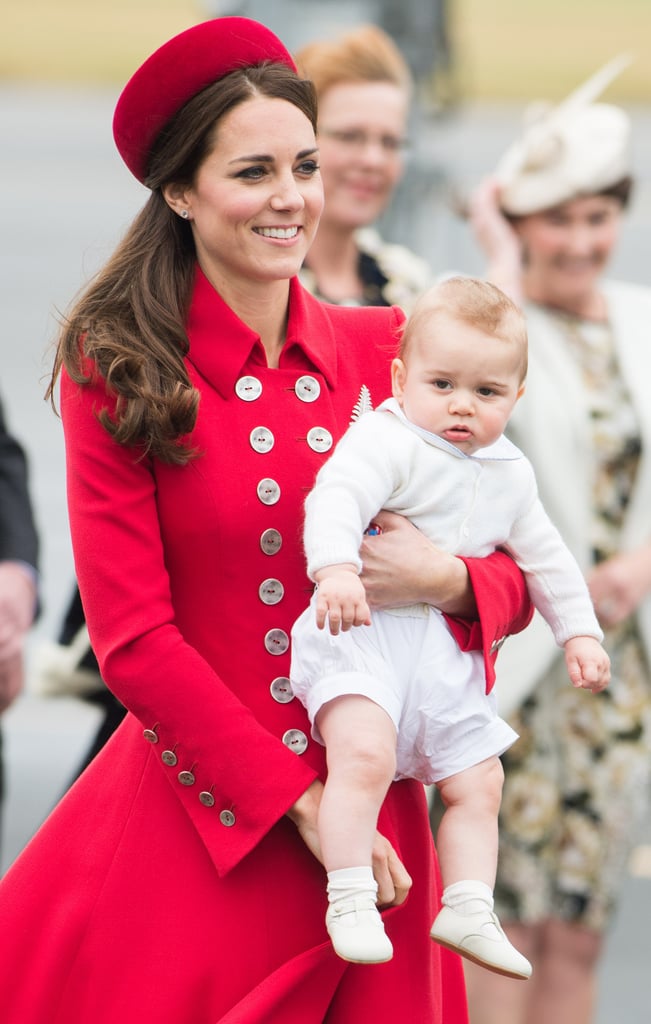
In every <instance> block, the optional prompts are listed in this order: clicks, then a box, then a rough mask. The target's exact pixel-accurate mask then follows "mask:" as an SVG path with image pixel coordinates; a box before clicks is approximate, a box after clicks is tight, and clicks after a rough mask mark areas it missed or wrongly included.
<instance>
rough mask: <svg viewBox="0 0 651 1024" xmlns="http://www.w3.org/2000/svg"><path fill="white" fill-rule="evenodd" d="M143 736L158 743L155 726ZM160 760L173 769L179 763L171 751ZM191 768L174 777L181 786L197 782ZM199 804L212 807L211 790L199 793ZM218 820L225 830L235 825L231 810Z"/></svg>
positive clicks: (163, 753)
mask: <svg viewBox="0 0 651 1024" xmlns="http://www.w3.org/2000/svg"><path fill="white" fill-rule="evenodd" d="M143 736H144V738H145V739H146V740H147V742H148V743H158V733H157V732H156V727H155V726H154V728H153V729H145V730H144V731H143ZM160 759H161V761H162V762H163V764H165V765H167V766H168V768H175V767H176V765H177V764H178V763H179V759H178V757H177V756H176V754H175V752H174V751H173V750H163V752H162V753H161V756H160ZM192 768H194V765H192ZM192 768H190V769H187V768H186V769H184V770H183V771H180V772H179V774H178V775H177V776H176V777H177V779H178V781H179V782H180V783H181V785H182V786H194V784H195V782H196V781H197V780H196V776H195V774H194V772H193V771H192ZM199 802H200V803H202V804H203V806H204V807H214V806H215V798H214V796H213V794H212V789H202V790H201V792H200V793H199ZM219 820H220V821H221V823H222V825H225V826H226V827H227V828H231V827H232V826H233V825H234V824H235V815H234V813H233V811H232V810H223V811H220V812H219Z"/></svg>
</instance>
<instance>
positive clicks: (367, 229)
mask: <svg viewBox="0 0 651 1024" xmlns="http://www.w3.org/2000/svg"><path fill="white" fill-rule="evenodd" d="M296 62H297V65H298V67H299V71H300V72H301V73H302V74H303V75H304V76H305V77H306V78H310V79H311V80H312V81H313V83H314V85H315V87H316V91H317V96H318V101H319V151H320V152H319V162H320V167H321V176H322V179H323V186H324V191H325V209H324V213H323V215H322V217H321V222H320V224H319V230H318V233H317V236H316V238H315V240H314V242H313V243H312V247H311V249H310V252H309V254H308V258H307V260H306V263H305V266H304V268H303V272H302V275H301V279H302V282H303V284H304V285H305V286H306V287H307V288H309V290H310V291H312V292H313V293H314V294H316V295H317V296H319V297H320V298H322V299H325V300H326V301H328V302H334V303H336V304H337V305H360V306H387V305H392V304H394V303H395V304H397V305H399V306H401V307H402V308H403V309H404V310H405V311H406V312H407V313H408V312H410V310H411V307H412V306H413V304H414V302H415V300H416V298H417V297H418V295H419V294H420V293H421V292H422V291H423V290H424V289H425V288H426V287H427V285H428V284H429V283H430V278H431V273H430V269H429V266H428V264H427V263H426V261H425V260H423V259H421V258H420V257H418V256H416V255H415V254H414V253H412V252H411V251H410V250H409V249H407V248H406V247H405V246H402V245H395V244H390V243H388V242H385V241H384V240H383V239H382V238H381V237H380V235H379V234H378V232H377V231H376V230H375V229H374V228H373V227H372V225H373V224H374V223H375V222H376V221H377V220H378V219H379V218H380V217H381V215H382V214H383V213H384V211H385V210H386V209H387V207H388V205H389V203H390V202H391V199H392V198H393V195H394V193H395V190H396V188H397V186H398V184H399V182H400V180H401V178H402V176H403V173H404V170H405V147H406V142H407V127H408V121H409V111H410V103H411V99H412V89H413V86H412V78H411V74H410V71H409V68H408V66H407V63H406V61H405V59H404V57H403V56H402V54H401V53H400V51H399V50H398V48H397V47H396V46H395V44H394V43H393V42H392V40H391V39H390V38H389V36H388V35H386V33H385V32H383V31H382V29H380V28H378V27H376V26H374V25H361V26H359V27H358V28H356V29H354V30H352V31H349V32H346V33H344V34H342V35H340V36H339V37H337V38H335V39H332V40H323V41H318V42H314V43H310V44H308V45H307V46H304V47H303V48H302V49H301V50H299V51H298V53H297V54H296Z"/></svg>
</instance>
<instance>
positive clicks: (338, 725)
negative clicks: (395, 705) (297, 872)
mask: <svg viewBox="0 0 651 1024" xmlns="http://www.w3.org/2000/svg"><path fill="white" fill-rule="evenodd" d="M317 724H318V727H319V729H320V731H321V736H322V737H323V740H324V742H325V745H326V754H327V759H328V777H327V779H326V783H325V787H324V790H323V796H322V798H321V805H320V808H319V840H320V843H321V853H322V856H323V862H324V864H325V866H326V868H327V872H328V912H327V914H326V927H327V929H328V934H329V935H330V938H331V940H332V945H333V947H334V949H335V952H336V953H337V954H338V955H339V956H340V957H342V958H343V959H344V960H352V961H353V962H354V963H367V964H372V963H383V962H384V961H386V960H390V959H391V956H392V955H393V947H392V945H391V942H390V940H389V938H388V936H387V935H386V933H385V931H384V924H383V922H382V918H381V917H380V914H379V912H378V909H377V906H376V899H377V889H378V887H377V882H376V881H375V878H374V875H373V843H374V840H375V834H376V828H377V818H378V814H379V811H380V807H381V806H382V801H383V800H384V797H385V796H386V792H387V789H388V788H389V786H390V784H391V780H392V779H393V777H394V774H395V763H396V752H395V751H396V730H395V728H394V725H393V722H392V721H391V719H390V718H389V716H388V715H387V713H386V712H385V711H383V710H382V708H380V707H379V706H378V705H377V704H375V703H374V702H373V701H371V700H369V699H368V698H366V697H361V696H358V695H351V696H346V697H337V698H336V699H335V700H332V701H329V702H328V704H326V705H324V707H323V708H322V709H321V711H320V712H319V714H318V715H317Z"/></svg>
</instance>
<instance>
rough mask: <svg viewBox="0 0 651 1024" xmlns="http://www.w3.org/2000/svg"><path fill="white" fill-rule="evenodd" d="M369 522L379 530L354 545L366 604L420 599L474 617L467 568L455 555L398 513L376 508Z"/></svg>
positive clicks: (379, 605) (393, 604) (389, 604)
mask: <svg viewBox="0 0 651 1024" xmlns="http://www.w3.org/2000/svg"><path fill="white" fill-rule="evenodd" d="M373 522H374V523H377V525H378V526H380V527H381V531H382V532H381V533H379V534H378V535H377V536H366V537H365V538H364V540H363V542H362V546H361V548H360V557H361V559H362V563H363V567H362V574H361V577H360V578H361V581H362V583H363V584H364V587H365V589H366V599H367V601H368V603H369V605H370V607H371V608H398V607H404V606H405V605H409V604H419V603H421V604H431V605H434V606H435V607H436V608H439V609H440V610H441V611H444V612H447V613H448V614H450V615H460V616H463V617H466V618H469V619H472V618H474V617H475V616H476V613H477V609H476V605H475V598H474V594H473V592H472V587H471V585H470V581H469V578H468V571H467V569H466V567H465V565H464V563H463V562H462V561H461V559H459V558H456V557H455V556H454V555H450V554H447V553H446V552H444V551H440V550H439V549H438V548H437V547H435V546H434V545H433V544H432V543H431V542H430V541H429V540H428V539H427V537H425V535H424V534H422V533H421V532H420V530H419V529H417V527H415V526H413V525H412V523H410V522H409V520H408V519H406V518H405V517H404V516H399V515H396V514H395V513H394V512H380V513H378V515H377V516H375V517H374V520H373Z"/></svg>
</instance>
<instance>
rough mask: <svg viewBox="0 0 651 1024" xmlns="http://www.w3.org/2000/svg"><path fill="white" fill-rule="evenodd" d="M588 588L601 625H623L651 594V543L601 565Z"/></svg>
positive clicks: (592, 572) (589, 582)
mask: <svg viewBox="0 0 651 1024" xmlns="http://www.w3.org/2000/svg"><path fill="white" fill-rule="evenodd" d="M588 587H589V588H590V596H591V597H592V601H593V604H594V606H595V611H596V613H597V618H598V619H599V622H600V623H601V625H602V626H603V627H605V628H608V627H612V626H616V625H618V623H620V622H623V621H624V619H627V618H628V617H629V615H632V614H633V612H635V611H637V609H638V608H639V606H640V604H641V603H642V601H643V600H644V598H645V597H646V596H647V595H648V594H649V592H650V591H651V544H646V545H644V546H643V547H640V548H635V550H633V551H622V552H620V553H619V554H617V555H613V557H612V558H608V559H607V560H606V561H605V562H600V563H599V565H596V566H595V567H594V568H593V569H592V570H591V571H590V573H589V575H588Z"/></svg>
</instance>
